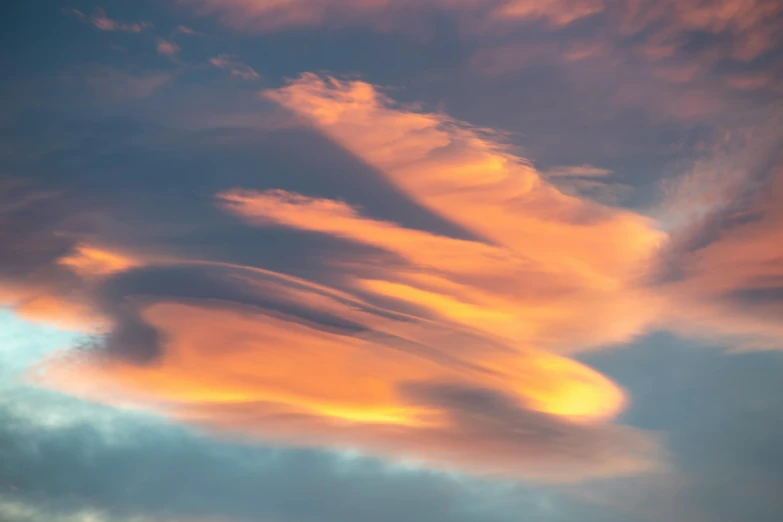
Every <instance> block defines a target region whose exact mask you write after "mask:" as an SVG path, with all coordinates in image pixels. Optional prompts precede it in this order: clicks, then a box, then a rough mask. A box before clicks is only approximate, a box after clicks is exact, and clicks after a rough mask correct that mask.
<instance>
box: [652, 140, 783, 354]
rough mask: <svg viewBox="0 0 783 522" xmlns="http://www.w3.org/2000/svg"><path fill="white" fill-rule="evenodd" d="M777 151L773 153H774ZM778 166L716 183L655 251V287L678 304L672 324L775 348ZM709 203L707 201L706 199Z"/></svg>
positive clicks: (780, 237) (782, 240) (781, 190)
mask: <svg viewBox="0 0 783 522" xmlns="http://www.w3.org/2000/svg"><path fill="white" fill-rule="evenodd" d="M774 155H775V156H777V153H774ZM781 197H783V169H782V168H781V164H780V162H779V160H777V159H773V160H772V163H771V164H770V165H768V166H767V168H765V169H763V170H761V171H760V175H757V176H752V177H750V178H744V179H742V178H740V181H739V182H738V183H737V182H735V183H730V184H727V185H724V186H723V190H722V191H718V192H717V194H716V195H714V196H713V198H712V200H711V201H710V200H708V201H707V202H706V203H708V205H707V206H705V207H703V208H705V209H706V210H705V212H704V214H703V215H702V216H701V217H700V218H699V219H697V220H695V221H693V222H692V223H691V224H690V226H687V227H684V228H683V229H682V230H681V231H680V232H679V233H678V234H676V235H675V236H674V238H673V240H672V242H671V244H670V246H669V248H668V249H666V250H664V252H663V257H662V260H663V264H662V266H663V276H664V285H663V287H662V290H663V291H665V292H671V293H672V294H673V297H672V299H675V300H677V301H679V302H680V303H682V304H683V310H682V311H681V312H682V313H680V314H678V317H676V318H673V322H674V323H675V324H676V325H677V326H676V327H677V329H679V330H680V331H684V332H687V333H689V334H691V335H703V336H707V337H710V338H712V339H715V340H720V339H721V338H734V340H735V341H734V342H735V346H736V347H746V348H778V349H780V348H783V329H782V328H781V326H780V321H779V320H778V318H779V317H780V315H781V313H783V299H781V292H780V289H781V288H783V247H781V244H783V213H782V212H781V210H780V205H779V204H778V201H779V198H781ZM710 202H711V203H712V205H709V203H710Z"/></svg>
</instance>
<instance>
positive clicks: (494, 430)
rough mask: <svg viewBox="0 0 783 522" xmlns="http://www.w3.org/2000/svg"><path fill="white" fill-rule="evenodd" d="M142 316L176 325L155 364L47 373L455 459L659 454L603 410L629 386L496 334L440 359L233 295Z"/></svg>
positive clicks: (576, 467) (502, 462)
mask: <svg viewBox="0 0 783 522" xmlns="http://www.w3.org/2000/svg"><path fill="white" fill-rule="evenodd" d="M320 304H321V305H324V306H331V307H333V308H334V307H342V306H343V305H341V304H339V303H336V302H330V300H328V299H327V300H324V301H322V302H321V303H320ZM346 314H347V315H349V316H354V317H356V316H357V313H356V312H355V311H354V312H351V311H350V310H346ZM144 315H145V318H146V319H147V320H148V321H149V323H150V324H152V325H154V326H156V327H158V328H161V329H162V330H163V331H165V332H166V333H167V337H168V342H167V346H166V350H165V355H164V356H163V357H162V358H161V359H160V360H158V361H156V363H155V364H154V365H149V366H137V365H132V364H128V363H122V362H119V361H104V362H103V363H102V364H98V365H91V364H87V365H85V364H84V361H76V362H75V363H73V362H72V365H68V364H64V363H63V361H56V362H55V363H54V365H53V366H52V367H50V369H49V370H48V372H47V374H46V379H47V382H48V383H49V384H50V385H51V384H56V385H58V386H60V387H61V389H65V390H69V391H71V392H72V393H79V394H83V395H86V396H88V397H98V398H102V399H103V400H107V401H109V402H111V403H114V404H117V403H119V404H122V403H124V402H130V403H136V404H139V403H141V404H148V405H153V406H154V407H156V408H158V409H159V410H162V411H164V412H168V413H169V414H171V415H173V416H175V417H176V418H179V419H182V420H186V421H189V422H194V423H197V424H202V425H206V426H209V427H212V428H214V429H218V430H221V431H226V432H228V433H235V434H237V433H239V434H257V435H259V436H261V437H263V438H266V439H272V440H275V441H278V442H281V443H285V444H295V445H317V446H323V445H338V446H343V447H345V446H347V447H353V448H359V449H362V450H364V451H367V452H369V453H371V454H380V455H387V456H391V457H393V458H402V459H412V460H416V461H421V462H427V463H430V464H433V465H436V466H438V467H443V468H447V469H461V470H467V471H472V472H478V473H498V474H503V475H507V476H514V477H528V478H529V477H534V478H540V479H546V480H573V479H578V478H582V477H586V476H595V475H604V474H616V473H629V472H638V471H643V470H646V469H649V468H652V467H654V466H655V465H656V462H655V460H656V456H657V449H656V445H655V443H654V442H653V441H652V440H651V439H649V438H648V437H647V436H645V435H644V434H642V433H640V432H635V431H633V430H630V429H626V428H620V427H615V426H612V425H611V424H608V423H606V422H604V421H603V420H602V419H604V418H606V417H607V416H611V415H612V414H614V412H616V411H617V410H618V409H619V407H620V406H621V405H622V402H623V396H622V392H621V391H620V390H619V389H617V387H616V386H614V385H613V384H612V383H611V382H610V381H608V380H607V379H605V378H604V377H602V376H600V375H599V374H597V373H596V372H594V371H592V370H590V369H589V368H587V367H585V366H583V365H581V364H579V363H576V362H574V361H571V360H568V359H565V358H562V357H559V356H556V355H551V354H547V353H545V352H538V351H528V352H527V353H520V352H517V353H508V352H504V351H503V350H498V349H497V348H493V347H492V346H490V345H488V346H482V347H479V346H474V350H473V353H472V355H465V357H464V358H463V360H462V361H453V362H444V361H443V360H434V359H432V358H429V357H427V356H424V355H423V354H422V353H420V352H416V351H414V350H411V349H410V346H409V345H414V344H415V342H416V339H415V338H413V339H402V338H401V337H399V336H398V337H396V338H394V337H392V336H391V335H389V334H387V333H384V332H383V331H382V330H384V329H386V330H392V331H397V332H398V333H399V334H400V335H403V334H407V335H408V336H413V335H414V332H415V328H412V329H411V328H406V326H408V325H405V324H399V325H394V324H384V325H377V327H378V330H375V331H374V332H372V333H367V334H366V335H359V336H346V335H342V334H335V333H329V332H325V331H323V330H322V329H318V328H314V327H312V326H311V325H303V324H294V323H292V322H291V321H289V320H286V319H285V318H280V317H273V316H269V315H267V314H264V313H259V312H258V311H253V310H251V309H241V308H236V307H233V306H221V305H209V304H203V303H199V304H182V303H165V302H164V303H158V304H154V305H151V306H149V307H147V308H146V309H145V312H144ZM371 320H372V321H373V322H376V323H377V322H378V318H377V317H376V318H373V319H371ZM439 330H443V328H442V327H440V328H439V327H438V326H437V325H436V326H432V325H428V328H427V332H428V333H429V347H430V348H431V349H436V350H440V351H443V353H448V349H449V347H448V346H445V345H438V344H434V343H433V342H432V332H433V331H435V332H437V331H439ZM450 340H461V341H462V342H470V338H469V337H467V336H463V337H455V336H453V335H452V336H451V337H450ZM473 342H474V343H475V342H476V341H475V340H473ZM406 348H407V349H406ZM471 356H472V357H473V359H474V361H475V364H472V365H471V364H470V363H471V360H470V357H471Z"/></svg>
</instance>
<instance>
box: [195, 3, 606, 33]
mask: <svg viewBox="0 0 783 522" xmlns="http://www.w3.org/2000/svg"><path fill="white" fill-rule="evenodd" d="M181 3H183V4H186V5H192V6H193V7H194V8H195V9H196V10H197V11H198V12H200V13H203V14H214V15H217V16H219V17H220V19H221V20H223V21H224V22H225V23H227V24H228V25H231V26H232V27H235V28H239V29H245V30H261V31H269V30H278V29H286V28H292V27H312V26H316V25H320V24H322V23H333V24H338V25H344V24H357V23H358V24H361V23H370V24H373V25H376V26H381V27H383V26H385V25H387V24H388V23H390V22H391V23H393V24H395V25H397V26H399V23H400V22H402V21H403V20H406V19H407V18H406V17H405V15H406V14H410V15H414V16H415V15H420V14H421V13H422V12H425V13H426V12H428V11H430V10H432V9H441V10H446V11H452V10H455V11H463V12H464V13H465V15H466V17H468V16H473V17H474V18H473V20H472V21H471V24H472V25H481V26H485V27H489V26H493V25H497V24H498V23H501V24H502V23H504V22H507V21H511V22H521V21H526V20H539V19H541V20H545V21H547V22H549V23H551V24H552V25H555V26H564V25H568V24H570V23H571V22H574V21H576V20H579V19H582V18H585V17H589V16H591V15H593V14H596V13H599V12H600V11H601V10H602V9H603V1H602V0H546V1H544V2H541V1H533V0H506V1H502V2H497V1H496V0H468V1H467V2H465V1H459V0H434V1H433V2H430V3H428V4H427V5H423V4H422V3H419V2H415V1H410V0H404V1H402V2H393V1H390V0H374V1H372V2H356V1H353V0H314V1H306V0H293V1H288V2H284V3H280V2H270V1H269V0H228V1H224V2H219V1H215V0H182V2H181Z"/></svg>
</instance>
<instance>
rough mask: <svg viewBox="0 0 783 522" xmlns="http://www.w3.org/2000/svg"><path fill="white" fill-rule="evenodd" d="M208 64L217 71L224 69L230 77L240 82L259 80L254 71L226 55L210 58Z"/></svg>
mask: <svg viewBox="0 0 783 522" xmlns="http://www.w3.org/2000/svg"><path fill="white" fill-rule="evenodd" d="M209 63H211V64H212V65H213V66H215V67H217V68H219V69H225V70H226V71H228V72H229V73H230V74H231V76H236V77H237V78H240V79H242V80H248V81H252V80H258V79H259V78H260V75H259V74H258V73H257V72H256V71H255V69H253V68H252V67H250V66H249V65H247V64H244V63H242V62H240V61H238V60H235V59H233V58H232V57H230V56H228V55H226V54H221V55H220V56H216V57H215V58H211V59H210V60H209Z"/></svg>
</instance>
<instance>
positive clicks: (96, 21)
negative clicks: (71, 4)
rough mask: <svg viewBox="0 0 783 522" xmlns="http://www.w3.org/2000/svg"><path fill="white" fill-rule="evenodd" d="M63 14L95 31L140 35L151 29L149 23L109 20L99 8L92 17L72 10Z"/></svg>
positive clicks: (65, 10)
mask: <svg viewBox="0 0 783 522" xmlns="http://www.w3.org/2000/svg"><path fill="white" fill-rule="evenodd" d="M63 12H64V13H65V14H67V15H69V16H73V17H75V18H76V19H77V20H80V21H82V22H84V23H88V24H90V25H92V26H93V27H95V28H96V29H100V30H101V31H109V32H115V31H119V32H124V33H140V32H142V31H144V30H146V29H148V28H150V27H152V24H151V23H150V22H134V23H126V22H120V21H118V20H115V19H113V18H109V17H108V16H106V11H104V10H103V9H101V8H100V7H96V8H95V11H93V13H92V15H90V16H87V15H86V14H84V13H83V12H81V11H79V10H78V9H73V8H68V9H63Z"/></svg>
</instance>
